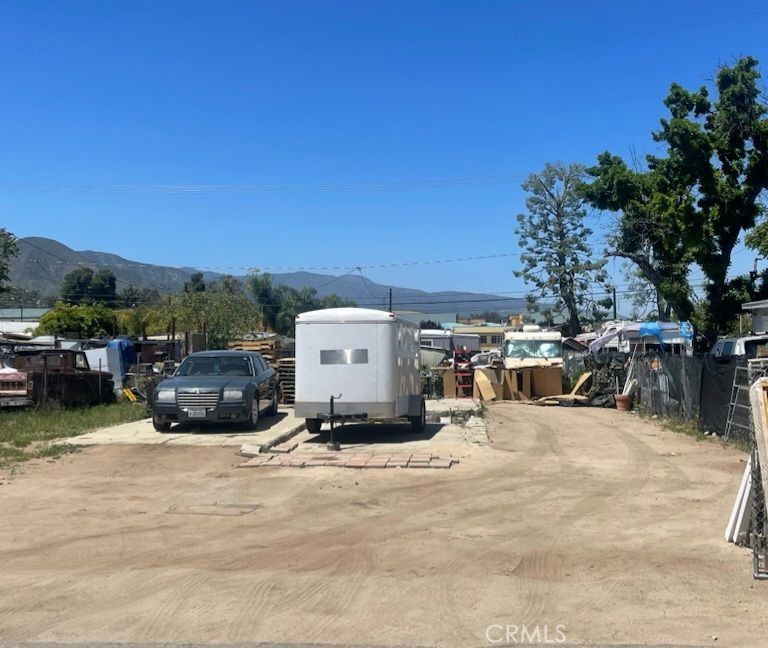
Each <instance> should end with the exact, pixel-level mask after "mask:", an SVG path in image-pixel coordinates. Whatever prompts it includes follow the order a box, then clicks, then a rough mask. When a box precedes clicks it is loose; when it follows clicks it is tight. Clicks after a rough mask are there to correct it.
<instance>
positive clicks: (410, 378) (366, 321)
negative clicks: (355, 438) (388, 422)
mask: <svg viewBox="0 0 768 648" xmlns="http://www.w3.org/2000/svg"><path fill="white" fill-rule="evenodd" d="M331 396H333V397H334V398H335V400H334V414H336V415H339V416H341V417H342V418H344V419H358V420H381V419H396V418H407V419H408V420H409V421H410V422H411V425H412V427H413V429H414V430H415V431H420V430H422V429H423V428H424V425H425V421H426V409H425V405H424V398H423V396H422V394H421V380H420V376H419V327H418V325H416V324H414V323H413V322H409V321H407V320H405V319H402V318H399V317H396V316H395V315H394V314H393V313H388V312H385V311H378V310H370V309H366V308H329V309H326V310H319V311H310V312H307V313H301V314H300V315H298V316H297V317H296V402H295V405H294V408H295V413H296V416H297V417H299V418H304V419H306V425H307V430H308V431H309V432H314V433H316V432H319V430H320V426H321V424H322V422H323V420H324V419H326V418H327V417H328V416H329V415H330V413H331V412H330V398H331Z"/></svg>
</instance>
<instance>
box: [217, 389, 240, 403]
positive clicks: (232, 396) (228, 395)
mask: <svg viewBox="0 0 768 648" xmlns="http://www.w3.org/2000/svg"><path fill="white" fill-rule="evenodd" d="M222 399H223V400H225V401H239V400H243V390H242V389H225V390H224V396H223V397H222Z"/></svg>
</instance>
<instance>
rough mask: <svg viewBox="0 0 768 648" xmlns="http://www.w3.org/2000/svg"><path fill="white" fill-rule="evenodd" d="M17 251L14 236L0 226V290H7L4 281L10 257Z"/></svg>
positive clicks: (6, 277)
mask: <svg viewBox="0 0 768 648" xmlns="http://www.w3.org/2000/svg"><path fill="white" fill-rule="evenodd" d="M18 251H19V249H18V243H17V242H16V237H15V236H14V235H13V234H11V233H10V232H9V231H8V230H6V229H4V228H2V227H0V292H5V291H6V290H8V286H7V285H6V282H7V281H8V274H9V272H10V265H11V258H12V257H15V256H16V254H18Z"/></svg>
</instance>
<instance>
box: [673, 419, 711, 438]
mask: <svg viewBox="0 0 768 648" xmlns="http://www.w3.org/2000/svg"><path fill="white" fill-rule="evenodd" d="M661 424H662V425H663V426H664V427H665V428H667V429H668V430H669V431H670V432H677V433H678V434H685V435H687V436H689V437H693V438H694V439H696V440H697V441H705V440H707V441H708V440H710V439H713V438H716V437H709V436H707V435H706V434H704V433H703V432H702V431H701V430H700V429H699V426H698V425H697V424H696V422H695V421H683V420H680V419H674V418H671V419H661Z"/></svg>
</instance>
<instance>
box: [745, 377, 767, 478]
mask: <svg viewBox="0 0 768 648" xmlns="http://www.w3.org/2000/svg"><path fill="white" fill-rule="evenodd" d="M749 401H750V404H751V405H752V420H753V421H754V424H755V441H756V442H757V457H758V461H759V462H760V481H761V482H762V483H763V492H764V493H768V378H760V379H758V380H756V381H755V382H754V384H753V385H752V387H750V389H749Z"/></svg>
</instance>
